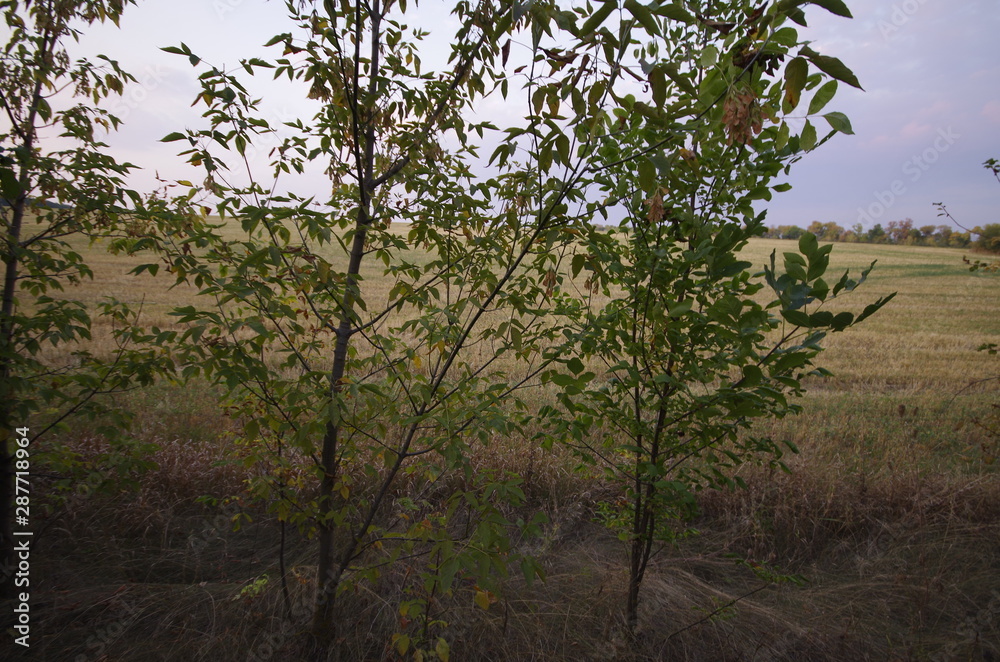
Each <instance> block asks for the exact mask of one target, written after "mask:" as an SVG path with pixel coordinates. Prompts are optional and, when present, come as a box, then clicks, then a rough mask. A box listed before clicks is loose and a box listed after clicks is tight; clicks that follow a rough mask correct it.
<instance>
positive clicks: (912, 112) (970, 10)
mask: <svg viewBox="0 0 1000 662" xmlns="http://www.w3.org/2000/svg"><path fill="white" fill-rule="evenodd" d="M847 2H848V5H849V6H850V7H851V9H852V11H853V12H854V16H855V18H854V19H853V20H849V19H844V18H840V17H837V16H834V15H832V14H829V13H827V12H826V11H825V10H823V9H821V8H819V7H815V6H811V7H807V8H806V10H807V16H808V17H809V23H810V27H809V28H808V29H806V30H804V31H803V33H802V34H803V37H804V38H806V39H810V40H813V42H814V43H813V44H812V46H813V48H814V49H815V50H818V51H820V52H822V53H824V54H828V55H834V56H836V57H839V58H840V59H841V60H843V61H844V62H845V64H847V65H848V66H849V67H851V68H852V69H853V70H854V71H855V73H856V74H857V75H858V78H859V79H860V81H861V84H862V85H863V86H864V88H865V92H861V91H859V90H855V89H853V88H850V87H848V86H847V85H841V92H840V94H838V96H837V98H836V99H835V100H834V101H833V102H831V104H830V105H829V106H828V107H827V108H826V109H825V110H827V111H829V110H839V111H842V112H845V113H846V114H847V115H848V116H849V117H850V118H851V120H852V123H853V126H854V130H855V133H856V135H854V136H836V137H835V139H834V140H832V141H831V142H829V143H827V144H826V145H824V146H822V147H821V148H819V149H818V150H817V151H816V152H815V153H813V154H810V155H808V156H807V157H806V158H805V159H803V160H802V161H800V162H799V163H798V164H796V166H795V167H794V169H793V172H792V176H791V178H790V179H789V181H790V182H791V184H792V185H793V189H792V190H791V191H789V192H787V193H783V194H778V195H776V196H775V198H774V200H773V202H772V203H771V204H770V205H769V206H768V209H769V211H768V222H769V224H771V225H778V224H797V225H802V226H805V225H808V224H809V223H810V222H811V221H813V220H820V221H824V222H825V221H835V222H837V223H839V224H841V225H843V226H845V227H846V226H851V225H853V224H854V223H857V222H862V223H863V224H864V225H866V226H871V225H872V224H874V223H876V222H879V223H883V224H885V223H887V222H888V221H891V220H898V219H903V218H907V217H909V218H912V219H913V220H914V223H915V225H917V226H918V227H919V226H922V225H931V224H939V223H943V222H944V220H943V219H938V218H937V217H936V211H935V209H934V207H933V205H932V203H934V202H945V203H947V204H948V206H949V210H950V211H951V212H952V214H953V216H955V217H956V218H957V219H958V220H959V222H961V223H962V224H963V225H965V226H967V227H972V226H975V225H979V224H984V223H997V222H1000V213H998V210H1000V183H998V182H996V180H994V179H993V177H992V176H991V175H990V173H988V172H987V171H986V170H985V169H983V168H982V165H981V164H982V162H983V161H985V160H986V159H987V158H991V157H997V158H1000V58H998V55H997V50H996V47H995V44H996V41H995V40H996V35H997V34H1000V3H997V0H951V1H946V0H897V1H896V2H891V1H890V0H864V1H863V2H862V1H861V0H847ZM447 7H448V3H446V2H434V1H431V2H424V3H421V5H420V11H421V12H422V13H423V12H427V13H429V14H431V15H432V16H433V21H434V24H435V25H437V24H443V23H444V22H447V21H449V20H451V19H450V18H449V16H448V10H447ZM283 8H284V3H282V2H275V1H273V0H272V1H271V2H261V0H140V2H139V6H138V7H129V8H128V9H127V10H126V12H125V16H124V17H123V20H122V30H120V31H119V30H115V29H113V28H103V27H102V28H100V29H98V30H96V31H94V32H92V33H91V34H89V35H88V37H87V39H86V40H85V42H84V44H83V48H84V49H85V51H87V52H104V53H107V54H108V55H110V56H112V57H115V58H117V59H119V60H120V61H121V63H122V64H123V66H125V67H126V68H127V69H129V70H130V71H132V72H133V73H134V74H135V75H136V77H137V78H138V79H139V81H140V85H138V86H134V87H133V88H132V89H130V90H128V91H127V92H126V95H125V97H124V98H123V99H122V100H121V102H120V103H119V104H118V105H117V108H116V110H117V112H118V114H119V115H122V116H124V117H123V119H124V120H125V127H124V130H123V131H122V132H121V134H120V135H118V136H115V137H114V138H113V140H112V143H113V145H114V146H115V149H116V150H121V152H120V153H121V154H122V155H123V156H124V158H127V159H128V160H130V161H133V162H134V163H136V164H138V165H142V166H144V167H145V168H146V169H147V170H146V174H144V175H143V176H141V177H139V178H138V179H137V180H136V182H135V184H136V185H137V186H142V187H148V186H150V185H151V184H152V182H153V172H154V171H159V172H160V173H161V174H163V175H166V176H170V177H175V178H179V177H185V178H193V179H198V178H199V177H198V173H194V172H192V171H189V170H188V171H185V169H184V167H183V166H181V165H180V163H179V159H177V158H176V157H173V156H172V155H173V154H174V153H175V152H176V151H177V145H180V143H172V144H157V143H156V142H155V141H156V140H158V139H159V138H160V137H162V136H163V135H165V134H167V133H169V132H171V131H177V130H181V129H182V128H183V127H185V126H201V122H200V121H199V119H198V114H199V113H200V111H199V110H196V109H192V108H191V107H190V105H191V102H192V100H193V99H194V97H195V95H196V94H197V83H196V81H195V77H196V75H197V72H196V71H195V70H194V69H193V68H192V67H190V66H189V65H188V63H187V61H186V60H185V59H184V58H181V57H178V56H171V55H167V54H164V53H162V52H161V51H159V50H158V49H159V47H161V46H167V45H175V44H177V43H179V42H181V41H183V42H185V43H187V44H188V45H189V46H190V47H191V48H192V50H194V52H196V53H198V54H199V55H201V56H202V57H204V58H205V59H206V60H208V61H210V62H212V63H213V64H216V65H223V64H228V65H235V64H236V63H237V61H238V60H239V58H241V57H248V56H250V55H254V54H260V48H259V46H260V45H261V44H263V43H264V42H265V41H267V40H268V39H269V38H270V37H271V36H272V35H274V34H276V33H280V32H284V31H287V30H289V29H290V27H289V26H287V23H285V22H284V21H283V18H284V14H283ZM452 31H453V30H452ZM284 92H288V93H284ZM290 92H291V90H290V88H287V89H285V90H283V91H282V90H281V89H278V90H277V91H276V92H274V93H271V94H269V95H268V97H269V98H268V99H267V109H266V110H265V114H266V115H269V116H270V118H271V119H272V120H283V119H290V118H291V117H294V116H302V117H304V118H308V117H309V116H310V114H311V112H312V110H311V109H310V108H309V107H308V106H305V105H303V103H302V102H300V101H298V98H299V97H300V96H301V94H293V93H290ZM821 123H822V121H821Z"/></svg>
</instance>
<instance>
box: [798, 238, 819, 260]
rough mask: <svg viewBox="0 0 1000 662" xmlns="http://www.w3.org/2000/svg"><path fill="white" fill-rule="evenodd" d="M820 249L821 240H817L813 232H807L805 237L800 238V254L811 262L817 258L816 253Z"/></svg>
mask: <svg viewBox="0 0 1000 662" xmlns="http://www.w3.org/2000/svg"><path fill="white" fill-rule="evenodd" d="M818 249H819V240H818V239H816V235H814V234H813V233H812V232H806V233H805V234H804V235H802V236H801V237H799V252H800V253H802V254H803V255H805V256H806V257H807V258H809V261H810V262H812V260H813V259H814V258H815V255H816V251H817V250H818Z"/></svg>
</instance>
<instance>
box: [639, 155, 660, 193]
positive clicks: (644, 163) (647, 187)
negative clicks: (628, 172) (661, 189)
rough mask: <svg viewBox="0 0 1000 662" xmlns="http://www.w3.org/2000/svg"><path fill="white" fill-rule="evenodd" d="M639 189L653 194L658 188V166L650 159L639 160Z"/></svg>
mask: <svg viewBox="0 0 1000 662" xmlns="http://www.w3.org/2000/svg"><path fill="white" fill-rule="evenodd" d="M638 167H639V188H641V189H642V190H643V191H647V192H652V190H653V189H654V188H655V187H656V166H654V165H653V163H652V162H651V161H650V160H649V159H639V163H638Z"/></svg>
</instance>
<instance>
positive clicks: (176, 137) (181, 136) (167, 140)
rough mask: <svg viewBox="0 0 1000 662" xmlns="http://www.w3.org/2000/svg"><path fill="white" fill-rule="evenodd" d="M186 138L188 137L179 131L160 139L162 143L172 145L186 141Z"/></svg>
mask: <svg viewBox="0 0 1000 662" xmlns="http://www.w3.org/2000/svg"><path fill="white" fill-rule="evenodd" d="M185 138H187V136H185V135H184V134H183V133H180V132H178V131H174V132H173V133H168V134H167V135H165V136H164V137H162V138H160V142H161V143H172V142H176V141H178V140H184V139H185Z"/></svg>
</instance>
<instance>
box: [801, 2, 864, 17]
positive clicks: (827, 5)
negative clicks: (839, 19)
mask: <svg viewBox="0 0 1000 662" xmlns="http://www.w3.org/2000/svg"><path fill="white" fill-rule="evenodd" d="M809 2H810V3H811V4H814V5H819V6H820V7H822V8H823V9H825V10H827V11H828V12H831V13H833V14H836V15H837V16H843V17H844V18H854V17H853V16H852V15H851V10H850V9H848V8H847V5H845V4H844V2H843V0H809Z"/></svg>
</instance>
